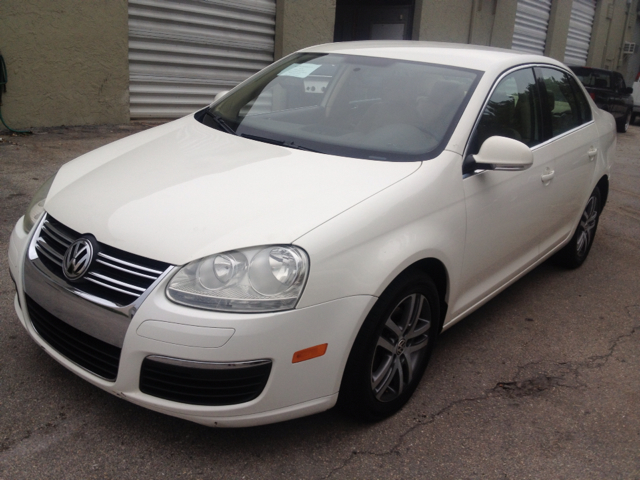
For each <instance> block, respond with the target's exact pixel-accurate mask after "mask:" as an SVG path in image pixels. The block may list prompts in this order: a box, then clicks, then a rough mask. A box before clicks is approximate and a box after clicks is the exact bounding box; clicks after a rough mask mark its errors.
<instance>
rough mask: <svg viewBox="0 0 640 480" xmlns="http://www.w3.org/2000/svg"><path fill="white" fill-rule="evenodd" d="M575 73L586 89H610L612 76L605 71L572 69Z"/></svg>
mask: <svg viewBox="0 0 640 480" xmlns="http://www.w3.org/2000/svg"><path fill="white" fill-rule="evenodd" d="M572 70H573V72H574V73H575V74H576V76H577V77H578V79H579V80H580V81H581V82H582V84H583V85H584V86H585V87H595V88H610V87H611V74H610V73H609V72H607V71H605V70H592V69H591V68H582V67H572Z"/></svg>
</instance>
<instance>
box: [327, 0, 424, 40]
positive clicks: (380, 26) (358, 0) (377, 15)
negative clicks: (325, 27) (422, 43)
mask: <svg viewBox="0 0 640 480" xmlns="http://www.w3.org/2000/svg"><path fill="white" fill-rule="evenodd" d="M414 6H415V0H337V2H336V26H335V31H334V35H333V39H334V41H335V42H346V41H349V40H411V33H412V27H413V12H414Z"/></svg>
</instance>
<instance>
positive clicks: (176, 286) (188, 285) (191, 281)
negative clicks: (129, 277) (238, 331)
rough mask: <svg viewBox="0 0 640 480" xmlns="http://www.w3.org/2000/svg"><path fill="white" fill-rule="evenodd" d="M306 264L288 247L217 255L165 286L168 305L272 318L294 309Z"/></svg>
mask: <svg viewBox="0 0 640 480" xmlns="http://www.w3.org/2000/svg"><path fill="white" fill-rule="evenodd" d="M308 272H309V259H308V257H307V254H306V253H305V251H304V250H302V249H301V248H298V247H294V246H289V245H272V246H268V247H256V248H247V249H243V250H233V251H230V252H225V253H218V254H216V255H211V256H210V257H206V258H202V259H200V260H196V261H194V262H191V263H189V264H187V265H185V266H184V267H182V268H181V269H180V270H179V271H178V273H176V274H175V275H174V277H173V278H172V279H171V281H170V282H169V285H167V296H168V297H169V299H171V300H173V301H174V302H176V303H180V304H182V305H188V306H190V307H196V308H205V309H207V310H217V311H221V312H244V313H251V312H276V311H280V310H290V309H292V308H294V307H295V306H296V304H297V303H298V299H299V298H300V295H301V294H302V290H303V288H304V285H305V282H306V280H307V274H308Z"/></svg>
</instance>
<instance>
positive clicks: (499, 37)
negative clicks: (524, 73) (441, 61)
mask: <svg viewBox="0 0 640 480" xmlns="http://www.w3.org/2000/svg"><path fill="white" fill-rule="evenodd" d="M416 4H417V5H416V16H417V18H419V22H420V23H419V25H416V26H415V27H416V30H417V31H418V32H419V33H418V36H417V38H418V39H420V40H429V41H437V42H453V43H471V44H474V45H491V46H494V47H502V48H510V47H511V40H512V38H513V25H514V21H515V16H516V5H517V2H516V0H494V1H487V0H416Z"/></svg>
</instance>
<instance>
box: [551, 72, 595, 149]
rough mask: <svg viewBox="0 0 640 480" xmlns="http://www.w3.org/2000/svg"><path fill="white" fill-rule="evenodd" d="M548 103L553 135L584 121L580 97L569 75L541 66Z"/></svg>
mask: <svg viewBox="0 0 640 480" xmlns="http://www.w3.org/2000/svg"><path fill="white" fill-rule="evenodd" d="M540 71H541V73H542V80H543V82H544V86H545V88H546V99H545V100H546V103H547V106H548V109H549V111H550V113H551V118H550V123H551V136H552V137H555V136H557V135H560V134H562V133H564V132H567V131H569V130H571V129H573V128H576V127H579V126H580V125H582V123H584V121H583V115H582V111H581V108H580V104H579V100H578V97H577V96H576V94H575V92H574V89H573V88H571V83H570V81H569V76H568V75H567V74H566V73H564V72H561V71H560V70H555V69H552V68H541V69H540Z"/></svg>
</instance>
